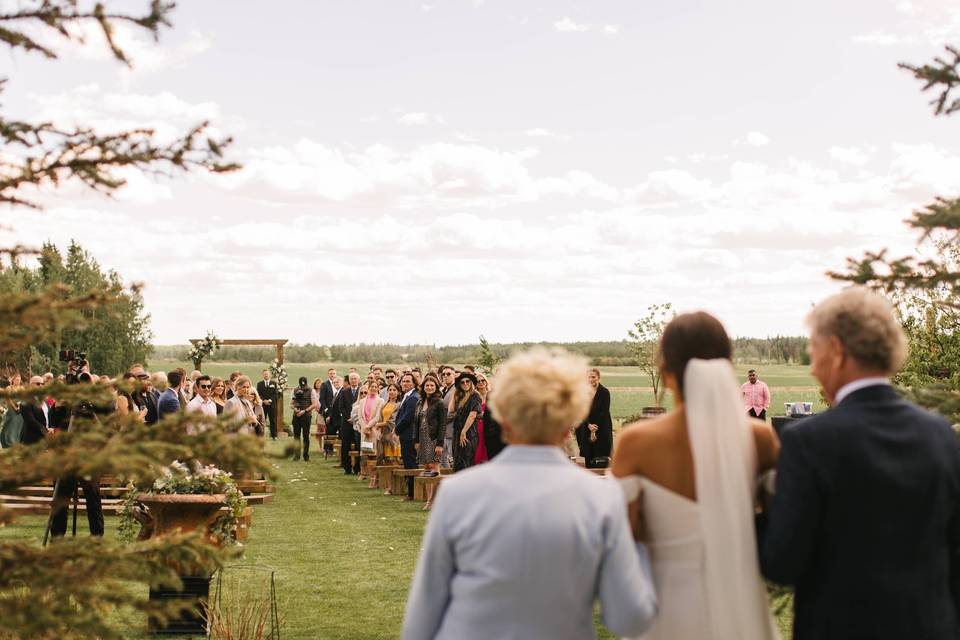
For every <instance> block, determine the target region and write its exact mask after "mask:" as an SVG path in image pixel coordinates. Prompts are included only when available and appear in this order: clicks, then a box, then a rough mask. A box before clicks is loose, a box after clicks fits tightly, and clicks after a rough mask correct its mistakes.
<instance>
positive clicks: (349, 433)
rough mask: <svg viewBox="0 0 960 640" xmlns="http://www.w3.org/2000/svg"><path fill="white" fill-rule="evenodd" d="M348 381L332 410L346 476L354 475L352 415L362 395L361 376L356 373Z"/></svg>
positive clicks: (340, 391)
mask: <svg viewBox="0 0 960 640" xmlns="http://www.w3.org/2000/svg"><path fill="white" fill-rule="evenodd" d="M348 381H349V383H350V384H349V386H347V387H346V388H344V389H340V390H339V391H338V392H337V397H336V398H335V399H334V401H333V408H332V409H331V410H330V415H331V418H332V419H333V421H334V422H333V424H334V426H335V428H336V430H337V433H339V435H340V466H341V468H343V473H344V475H350V474H352V473H353V465H352V464H350V449H351V448H352V447H353V446H354V439H353V433H354V432H353V422H352V417H351V413H352V411H353V405H354V403H355V402H356V400H357V398H358V397H359V395H360V376H359V375H357V373H356V372H354V373H351V374H350V375H349V377H348ZM358 448H359V447H358Z"/></svg>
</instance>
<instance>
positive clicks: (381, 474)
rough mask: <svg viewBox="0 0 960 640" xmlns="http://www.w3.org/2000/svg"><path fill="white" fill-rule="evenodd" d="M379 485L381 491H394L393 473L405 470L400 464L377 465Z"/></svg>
mask: <svg viewBox="0 0 960 640" xmlns="http://www.w3.org/2000/svg"><path fill="white" fill-rule="evenodd" d="M376 468H377V484H378V485H379V487H378V488H379V489H380V490H381V491H386V490H387V489H389V490H390V491H393V472H394V471H395V470H397V469H403V467H402V466H400V465H398V464H378V465H377V467H376Z"/></svg>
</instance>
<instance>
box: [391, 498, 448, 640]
mask: <svg viewBox="0 0 960 640" xmlns="http://www.w3.org/2000/svg"><path fill="white" fill-rule="evenodd" d="M448 494H449V492H443V491H440V492H438V493H437V497H436V500H435V501H434V503H433V510H432V511H431V513H430V521H429V522H428V523H427V531H426V533H425V534H424V536H423V548H422V549H421V550H420V558H419V559H418V560H417V568H416V571H414V574H413V583H412V584H411V585H410V594H409V596H408V598H407V610H406V613H405V615H404V616H403V639H404V640H423V639H424V638H433V637H434V636H435V635H436V634H437V631H438V630H439V629H440V623H441V622H443V616H444V614H445V613H446V611H447V606H448V605H449V603H450V583H451V581H452V580H453V574H454V557H453V544H452V541H451V540H449V539H448V538H447V536H446V534H445V532H447V531H449V527H446V526H444V522H445V520H446V515H447V511H448V509H450V508H454V506H455V504H454V503H450V502H449V501H448V500H447V499H446V497H447V495H448ZM448 505H450V506H448Z"/></svg>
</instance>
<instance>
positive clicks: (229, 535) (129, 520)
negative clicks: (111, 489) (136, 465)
mask: <svg viewBox="0 0 960 640" xmlns="http://www.w3.org/2000/svg"><path fill="white" fill-rule="evenodd" d="M141 493H150V494H155V495H156V494H179V495H216V494H218V493H222V494H224V495H225V496H226V505H227V506H228V507H229V511H227V512H226V513H223V514H221V515H220V516H219V517H218V518H217V519H216V520H215V521H214V522H213V524H212V525H210V533H211V534H213V536H214V537H216V538H217V539H218V540H220V542H221V544H239V543H237V542H236V539H235V533H236V529H237V526H238V524H239V522H240V518H241V516H243V510H244V509H245V508H246V506H247V500H246V498H244V497H243V493H242V492H241V491H240V489H238V488H237V484H236V483H235V482H234V481H233V475H232V474H231V473H230V472H228V471H224V470H223V469H220V468H218V467H215V466H213V465H212V464H211V465H203V464H201V463H200V462H198V461H196V460H194V461H192V463H191V464H190V465H187V464H186V463H183V462H180V461H179V460H174V461H173V462H172V463H171V464H170V466H169V467H166V468H164V469H163V472H162V474H161V476H160V477H159V478H157V479H156V480H155V481H154V482H153V486H151V487H150V488H149V489H145V490H144V489H139V488H138V487H135V486H133V485H132V484H131V485H127V492H126V493H125V494H124V497H123V502H122V503H121V507H120V511H119V513H118V515H119V516H120V527H119V529H120V538H121V539H122V540H134V539H136V537H137V531H138V529H139V525H140V523H141V522H140V520H138V519H137V518H136V517H135V515H134V514H135V511H136V509H137V508H138V507H139V503H138V502H137V496H139V495H140V494H141Z"/></svg>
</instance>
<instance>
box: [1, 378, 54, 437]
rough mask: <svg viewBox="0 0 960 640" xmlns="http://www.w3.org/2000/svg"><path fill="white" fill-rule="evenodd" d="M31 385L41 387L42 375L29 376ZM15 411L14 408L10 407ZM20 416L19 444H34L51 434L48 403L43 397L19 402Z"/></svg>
mask: <svg viewBox="0 0 960 640" xmlns="http://www.w3.org/2000/svg"><path fill="white" fill-rule="evenodd" d="M30 386H31V387H42V386H43V377H42V376H31V377H30ZM10 410H11V411H15V409H10ZM20 417H21V418H22V419H23V431H22V432H21V434H20V443H21V444H34V443H37V442H40V441H42V440H44V439H45V438H47V437H49V436H50V434H51V430H50V427H51V424H50V405H48V404H47V402H46V399H45V398H37V399H36V400H29V401H26V402H23V403H21V404H20Z"/></svg>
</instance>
